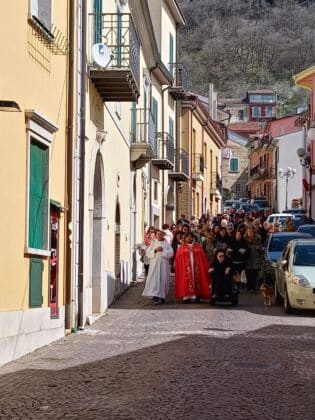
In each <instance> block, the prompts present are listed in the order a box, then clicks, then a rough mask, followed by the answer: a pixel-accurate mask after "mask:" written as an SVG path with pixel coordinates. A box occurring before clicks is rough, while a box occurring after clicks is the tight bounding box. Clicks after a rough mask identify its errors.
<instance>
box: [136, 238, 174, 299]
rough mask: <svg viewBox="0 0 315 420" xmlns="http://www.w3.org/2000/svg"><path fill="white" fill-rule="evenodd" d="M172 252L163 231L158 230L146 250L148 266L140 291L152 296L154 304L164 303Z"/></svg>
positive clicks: (144, 294)
mask: <svg viewBox="0 0 315 420" xmlns="http://www.w3.org/2000/svg"><path fill="white" fill-rule="evenodd" d="M173 253H174V251H173V248H172V247H171V245H170V244H169V243H168V242H167V241H166V240H165V238H164V232H163V231H160V230H158V231H157V234H156V239H155V240H153V241H152V242H151V244H150V245H149V247H148V248H147V250H146V256H147V257H148V259H149V260H150V266H149V272H148V276H147V280H146V285H145V288H144V290H143V293H142V295H143V296H150V297H152V298H153V301H154V303H155V304H156V305H160V304H162V303H164V301H165V298H166V295H167V293H168V289H169V280H170V272H171V268H170V259H171V258H172V256H173Z"/></svg>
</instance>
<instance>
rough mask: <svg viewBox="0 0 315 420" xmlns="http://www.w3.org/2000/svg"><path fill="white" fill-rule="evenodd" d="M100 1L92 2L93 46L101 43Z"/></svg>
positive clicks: (101, 5)
mask: <svg viewBox="0 0 315 420" xmlns="http://www.w3.org/2000/svg"><path fill="white" fill-rule="evenodd" d="M102 11H103V4H102V0H94V4H93V13H94V44H98V43H100V42H102Z"/></svg>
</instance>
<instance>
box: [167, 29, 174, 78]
mask: <svg viewBox="0 0 315 420" xmlns="http://www.w3.org/2000/svg"><path fill="white" fill-rule="evenodd" d="M173 67H174V37H173V35H172V34H170V38H169V67H168V68H169V71H170V73H171V74H173Z"/></svg>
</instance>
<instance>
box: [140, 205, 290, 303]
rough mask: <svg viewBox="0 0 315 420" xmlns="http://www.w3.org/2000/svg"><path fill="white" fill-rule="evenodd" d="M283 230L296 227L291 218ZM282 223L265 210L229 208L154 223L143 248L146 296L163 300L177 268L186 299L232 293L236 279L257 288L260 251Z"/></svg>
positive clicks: (179, 292) (180, 294)
mask: <svg viewBox="0 0 315 420" xmlns="http://www.w3.org/2000/svg"><path fill="white" fill-rule="evenodd" d="M282 230H287V231H293V230H295V226H294V223H293V221H292V219H291V218H288V220H287V221H286V223H285V224H284V225H283V227H282ZM271 231H272V232H277V231H280V225H279V224H278V223H274V224H273V225H269V224H268V222H267V221H266V220H265V217H264V216H262V215H261V214H257V213H255V212H251V213H249V214H246V213H243V214H242V213H238V212H236V211H233V210H231V211H230V212H227V213H224V214H219V215H217V216H211V215H210V214H206V215H203V216H202V217H201V218H200V219H199V220H197V219H196V218H195V217H192V218H191V219H190V220H187V218H186V216H185V215H184V214H182V215H181V217H180V219H179V220H178V221H177V223H176V224H173V225H171V226H169V225H168V224H164V225H163V226H162V229H161V230H159V229H155V228H154V227H153V226H150V227H149V228H148V229H147V231H146V233H145V238H144V244H143V246H142V248H141V253H142V261H143V264H144V271H145V274H146V285H145V288H144V291H143V296H147V297H151V298H152V299H153V302H154V303H155V304H163V303H164V302H165V299H166V297H167V294H168V291H169V284H170V273H171V272H173V273H174V274H175V298H176V299H177V300H181V301H182V302H184V303H194V302H199V301H200V299H210V302H211V299H212V300H213V299H216V297H217V295H223V296H224V297H226V298H227V297H228V296H229V294H230V293H231V290H232V289H231V288H232V285H233V283H237V284H238V288H240V287H244V288H245V289H246V290H247V292H249V293H255V292H256V290H257V289H258V287H259V285H260V282H261V275H262V273H261V256H262V250H263V246H264V244H265V243H266V241H267V239H268V235H269V233H270V232H271Z"/></svg>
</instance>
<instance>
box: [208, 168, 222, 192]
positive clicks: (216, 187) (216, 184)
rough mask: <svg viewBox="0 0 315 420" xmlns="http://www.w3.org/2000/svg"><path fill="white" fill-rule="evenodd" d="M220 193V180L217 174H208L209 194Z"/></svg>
mask: <svg viewBox="0 0 315 420" xmlns="http://www.w3.org/2000/svg"><path fill="white" fill-rule="evenodd" d="M221 191H222V180H221V178H220V175H219V174H218V173H217V172H211V174H210V194H218V193H220V192H221Z"/></svg>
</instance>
